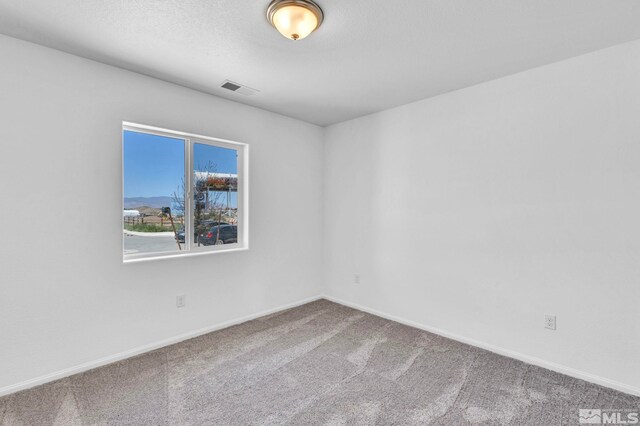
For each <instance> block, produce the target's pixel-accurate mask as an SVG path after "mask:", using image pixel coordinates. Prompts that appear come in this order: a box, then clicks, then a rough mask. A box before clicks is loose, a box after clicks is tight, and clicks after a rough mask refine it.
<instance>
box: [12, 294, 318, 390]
mask: <svg viewBox="0 0 640 426" xmlns="http://www.w3.org/2000/svg"><path fill="white" fill-rule="evenodd" d="M319 299H322V296H314V297H309V298H307V299H302V300H298V301H296V302H292V303H288V304H286V305H282V306H279V307H277V308H273V309H268V310H266V311H261V312H257V313H255V314H250V315H246V316H244V317H240V318H236V319H233V320H230V321H225V322H223V323H220V324H216V325H212V326H209V327H204V328H200V329H198V330H194V331H189V332H187V333H184V334H180V335H178V336H174V337H170V338H168V339H164V340H161V341H159V342H155V343H150V344H148V345H143V346H138V347H137V348H133V349H130V350H127V351H124V352H120V353H117V354H114V355H109V356H106V357H104V358H100V359H97V360H94V361H89V362H85V363H84V364H80V365H76V366H75V367H70V368H65V369H64V370H60V371H56V372H54V373H50V374H45V375H44V376H40V377H36V378H33V379H29V380H25V381H23V382H19V383H16V384H13V385H9V386H5V387H2V388H0V397H2V396H5V395H9V394H12V393H15V392H19V391H22V390H25V389H29V388H32V387H34V386H38V385H42V384H45V383H48V382H52V381H54V380H59V379H62V378H65V377H68V376H72V375H74V374H78V373H82V372H84V371H88V370H91V369H94V368H97V367H102V366H104V365H107V364H111V363H114V362H117V361H121V360H123V359H127V358H131V357H133V356H136V355H140V354H143V353H145V352H150V351H153V350H156V349H159V348H162V347H165V346H169V345H173V344H175V343H179V342H182V341H184V340H188V339H192V338H194V337H198V336H201V335H203V334H207V333H211V332H213V331H217V330H221V329H223V328H227V327H231V326H232V325H236V324H241V323H243V322H246V321H251V320H254V319H256V318H260V317H263V316H265V315H270V314H273V313H276V312H279V311H283V310H285V309H291V308H295V307H296V306H301V305H304V304H307V303H310V302H314V301H316V300H319Z"/></svg>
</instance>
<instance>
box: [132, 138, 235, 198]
mask: <svg viewBox="0 0 640 426" xmlns="http://www.w3.org/2000/svg"><path fill="white" fill-rule="evenodd" d="M123 149H124V196H125V197H126V198H129V197H158V196H172V195H173V193H174V192H177V191H178V190H179V189H180V188H181V187H182V179H183V177H184V141H183V140H181V139H174V138H169V137H165V136H156V135H149V134H146V133H138V132H132V131H125V132H124V147H123ZM193 163H194V168H195V170H196V171H198V170H202V171H207V167H208V164H211V166H212V168H213V170H210V171H214V172H216V173H234V174H235V173H237V172H238V162H237V158H236V151H235V150H232V149H226V148H220V147H217V146H211V145H205V144H199V143H194V147H193ZM236 200H237V197H236V194H235V193H234V194H232V201H231V202H232V205H233V206H234V207H235V205H236V202H237V201H236Z"/></svg>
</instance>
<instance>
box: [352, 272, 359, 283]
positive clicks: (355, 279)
mask: <svg viewBox="0 0 640 426" xmlns="http://www.w3.org/2000/svg"><path fill="white" fill-rule="evenodd" d="M353 283H354V284H360V274H355V275H354V276H353Z"/></svg>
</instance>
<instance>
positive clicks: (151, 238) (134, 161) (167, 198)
mask: <svg viewBox="0 0 640 426" xmlns="http://www.w3.org/2000/svg"><path fill="white" fill-rule="evenodd" d="M123 144H124V146H123V152H124V209H125V210H124V212H123V232H124V254H125V255H133V254H138V253H160V252H172V251H179V250H184V249H185V247H184V246H183V243H184V232H182V234H181V232H180V231H181V230H182V227H183V226H184V200H185V197H184V193H185V191H184V189H185V184H184V182H185V141H184V140H182V139H175V138H169V137H165V136H157V135H150V134H147V133H139V132H133V131H128V130H125V131H124V138H123ZM167 207H168V208H169V209H170V210H166V208H167ZM163 208H164V209H165V211H164V213H165V214H163ZM174 229H175V231H176V232H175V233H174ZM176 234H177V235H178V238H176ZM180 235H182V237H180ZM181 240H182V241H181Z"/></svg>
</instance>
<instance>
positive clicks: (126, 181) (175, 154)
mask: <svg viewBox="0 0 640 426" xmlns="http://www.w3.org/2000/svg"><path fill="white" fill-rule="evenodd" d="M122 152H123V211H122V235H123V259H124V261H125V262H130V261H137V260H143V259H151V258H161V257H175V256H184V255H194V254H204V253H212V252H213V253H215V252H221V251H230V250H240V249H247V248H248V223H247V217H248V203H247V164H248V146H247V145H246V144H242V143H238V142H231V141H225V140H221V139H216V138H210V137H205V136H198V135H191V134H188V133H182V132H174V131H170V130H164V129H158V128H155V127H149V126H142V125H136V124H131V123H124V124H123V131H122Z"/></svg>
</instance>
